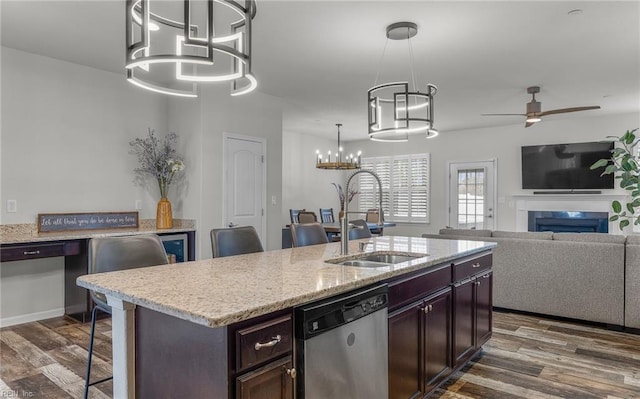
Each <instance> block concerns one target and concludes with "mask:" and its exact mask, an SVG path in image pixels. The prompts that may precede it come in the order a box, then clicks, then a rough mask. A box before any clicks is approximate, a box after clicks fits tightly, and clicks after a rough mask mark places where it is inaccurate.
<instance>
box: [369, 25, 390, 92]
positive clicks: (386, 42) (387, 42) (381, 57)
mask: <svg viewBox="0 0 640 399" xmlns="http://www.w3.org/2000/svg"><path fill="white" fill-rule="evenodd" d="M387 44H389V38H388V37H387V40H386V41H385V42H384V48H383V49H382V55H381V56H380V61H379V62H378V71H377V72H376V80H375V81H374V82H373V86H377V85H378V77H380V68H381V67H382V59H383V58H384V53H385V52H386V51H387Z"/></svg>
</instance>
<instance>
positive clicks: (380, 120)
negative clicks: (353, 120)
mask: <svg viewBox="0 0 640 399" xmlns="http://www.w3.org/2000/svg"><path fill="white" fill-rule="evenodd" d="M417 34H418V25H416V24H415V23H413V22H397V23H394V24H391V25H389V26H388V27H387V44H388V41H389V39H391V40H407V42H408V44H409V56H410V67H411V80H412V87H411V88H410V87H409V82H391V83H384V84H380V85H378V75H379V73H380V68H379V67H378V72H377V74H376V80H375V82H374V87H372V88H371V89H369V90H368V92H367V109H368V112H367V114H368V134H369V138H370V139H371V140H373V141H383V142H402V141H407V140H408V139H409V134H412V133H425V134H426V137H427V138H432V137H436V136H437V135H438V131H437V130H436V129H435V128H434V127H433V121H434V110H433V105H434V104H433V97H434V96H435V94H436V92H437V91H438V88H437V87H436V86H435V85H432V84H427V85H426V91H425V92H420V91H419V90H418V89H417V86H416V79H415V72H414V65H413V64H414V60H413V48H412V47H411V38H412V37H414V36H415V35H417ZM386 47H387V46H386V44H385V50H386ZM384 53H385V51H384V50H383V52H382V57H381V58H380V64H382V59H383V58H384Z"/></svg>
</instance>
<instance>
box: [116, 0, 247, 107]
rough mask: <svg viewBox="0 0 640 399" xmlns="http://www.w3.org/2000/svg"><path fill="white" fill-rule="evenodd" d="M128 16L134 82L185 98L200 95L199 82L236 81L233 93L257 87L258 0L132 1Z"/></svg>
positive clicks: (128, 63)
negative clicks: (254, 30) (254, 35)
mask: <svg viewBox="0 0 640 399" xmlns="http://www.w3.org/2000/svg"><path fill="white" fill-rule="evenodd" d="M125 14H126V64H125V65H126V69H127V79H128V80H129V81H130V82H131V83H133V84H135V85H137V86H140V87H142V88H145V89H148V90H152V91H155V92H159V93H164V94H169V95H174V96H183V97H197V86H196V85H197V84H198V83H208V82H231V95H241V94H245V93H249V92H250V91H252V90H253V89H255V87H256V85H257V81H256V79H255V77H254V76H253V74H252V73H251V21H252V19H253V17H254V16H255V14H256V4H255V0H244V1H234V0H180V1H177V0H174V1H168V0H127V2H126V12H125ZM214 20H215V26H214Z"/></svg>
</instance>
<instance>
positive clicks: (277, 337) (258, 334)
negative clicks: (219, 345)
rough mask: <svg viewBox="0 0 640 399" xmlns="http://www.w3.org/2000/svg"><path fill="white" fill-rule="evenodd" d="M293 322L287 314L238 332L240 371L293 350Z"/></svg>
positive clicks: (237, 349) (237, 351) (237, 346)
mask: <svg viewBox="0 0 640 399" xmlns="http://www.w3.org/2000/svg"><path fill="white" fill-rule="evenodd" d="M292 335H293V324H292V322H291V316H290V315H286V316H282V317H279V318H276V319H272V320H268V321H265V322H263V323H260V324H256V325H254V326H250V327H247V328H243V329H241V330H238V331H237V332H236V354H237V357H238V358H237V361H238V362H237V364H238V371H241V370H245V369H247V368H249V367H252V366H255V365H257V364H259V363H263V362H266V361H268V360H271V359H274V358H276V357H278V356H280V355H282V354H284V353H288V352H290V351H291V349H292V347H293V340H292Z"/></svg>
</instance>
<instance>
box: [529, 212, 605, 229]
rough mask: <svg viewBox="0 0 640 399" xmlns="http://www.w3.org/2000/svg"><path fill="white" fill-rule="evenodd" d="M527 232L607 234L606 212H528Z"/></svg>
mask: <svg viewBox="0 0 640 399" xmlns="http://www.w3.org/2000/svg"><path fill="white" fill-rule="evenodd" d="M528 214H529V226H528V227H529V231H552V232H554V233H608V232H609V214H608V213H607V212H574V211H529V213H528Z"/></svg>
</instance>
